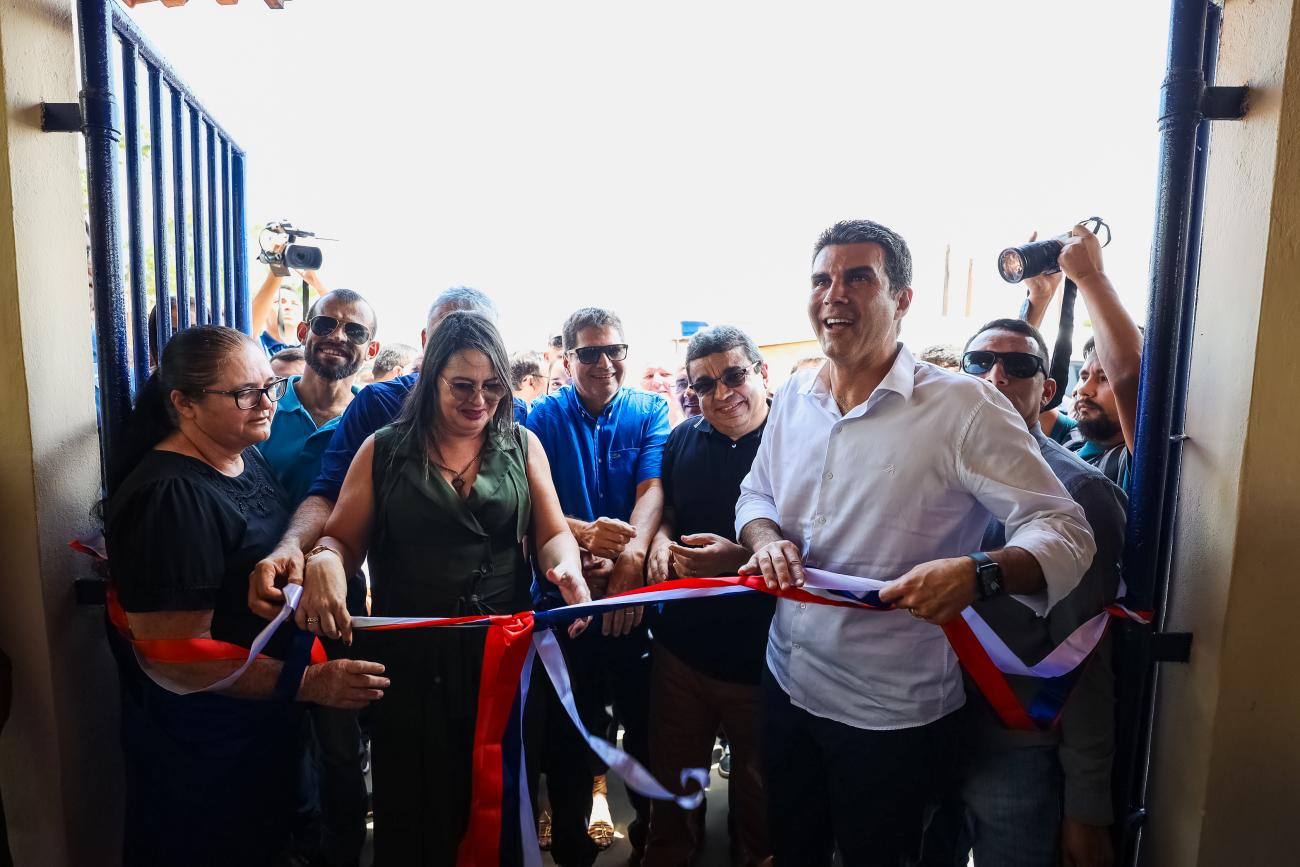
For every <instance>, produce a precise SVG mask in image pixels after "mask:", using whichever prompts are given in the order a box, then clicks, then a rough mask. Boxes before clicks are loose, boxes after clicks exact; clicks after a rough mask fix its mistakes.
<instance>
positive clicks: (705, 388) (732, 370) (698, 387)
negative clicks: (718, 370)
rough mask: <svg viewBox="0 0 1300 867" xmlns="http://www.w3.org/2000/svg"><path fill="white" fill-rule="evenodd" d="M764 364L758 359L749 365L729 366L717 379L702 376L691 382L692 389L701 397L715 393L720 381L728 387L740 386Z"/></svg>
mask: <svg viewBox="0 0 1300 867" xmlns="http://www.w3.org/2000/svg"><path fill="white" fill-rule="evenodd" d="M762 366H763V362H761V361H756V362H754V363H753V364H751V365H750V366H749V367H728V368H727V369H726V370H724V371H722V376H719V377H718V378H717V379H714V378H713V377H711V376H701V377H700V378H699V379H697V380H695V381H694V382H692V383H691V385H690V387H691V391H693V392H695V393H696V394H698V395H699V396H700V397H704V396H705V395H709V394H713V390H714V389H715V388H717V387H718V383H719V382H721V383H722V384H723V385H725V386H726V387H727V388H740V387H741V386H742V385H744V384H745V380H746V379H749V375H750V374H751V373H758V369H759V368H760V367H762Z"/></svg>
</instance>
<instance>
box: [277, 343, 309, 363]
mask: <svg viewBox="0 0 1300 867" xmlns="http://www.w3.org/2000/svg"><path fill="white" fill-rule="evenodd" d="M271 360H272V361H306V360H307V354H306V353H305V352H303V351H302V347H301V346H286V347H285V348H284V349H281V350H280V351H279V352H277V353H276V354H275V355H272V356H271Z"/></svg>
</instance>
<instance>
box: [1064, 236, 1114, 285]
mask: <svg viewBox="0 0 1300 867" xmlns="http://www.w3.org/2000/svg"><path fill="white" fill-rule="evenodd" d="M1056 263H1057V264H1058V265H1060V266H1061V270H1062V271H1064V272H1065V276H1066V277H1069V278H1070V279H1071V280H1073V281H1074V282H1075V283H1076V284H1081V283H1086V282H1088V281H1089V280H1093V279H1096V278H1097V277H1100V276H1101V275H1102V274H1103V273H1105V269H1104V268H1102V264H1101V241H1098V240H1097V236H1096V235H1094V234H1093V233H1092V232H1090V231H1088V229H1087V227H1086V226H1075V227H1074V228H1073V229H1071V230H1070V237H1069V238H1067V239H1066V240H1065V246H1064V247H1063V248H1062V249H1061V255H1060V256H1059V257H1057V260H1056Z"/></svg>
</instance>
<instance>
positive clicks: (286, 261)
mask: <svg viewBox="0 0 1300 867" xmlns="http://www.w3.org/2000/svg"><path fill="white" fill-rule="evenodd" d="M266 232H271V233H273V234H276V235H283V236H284V237H285V239H286V240H285V244H284V248H283V249H282V250H279V251H277V250H274V249H270V250H268V249H267V248H266V245H265V244H262V245H261V246H262V252H261V253H260V254H259V255H258V257H257V261H259V262H264V263H266V264H267V265H270V266H271V272H272V273H273V274H276V275H277V276H280V277H288V276H289V273H290V269H297V270H299V271H315V270H317V269H319V268H320V266H321V263H322V262H323V261H324V259H325V257H324V256H323V255H322V254H321V251H320V247H310V246H308V245H306V244H298V243H295V242H296V241H297V240H298V239H299V238H314V237H316V233H315V232H308V231H307V230H306V229H299V228H296V227H295V226H294V225H293V223H290V222H289V221H288V220H280V221H278V222H274V223H267V224H266V227H265V228H264V229H263V236H265V233H266Z"/></svg>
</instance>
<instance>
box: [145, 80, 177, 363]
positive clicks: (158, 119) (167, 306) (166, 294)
mask: <svg viewBox="0 0 1300 867" xmlns="http://www.w3.org/2000/svg"><path fill="white" fill-rule="evenodd" d="M148 70H149V142H150V148H149V163H150V165H151V167H152V169H153V174H152V175H151V178H152V186H153V285H154V295H153V297H154V307H155V309H156V310H157V311H158V316H157V319H158V358H159V359H161V358H162V351H163V349H164V348H165V347H166V346H167V341H168V340H171V338H172V288H171V275H170V274H169V273H167V269H168V259H167V189H166V184H165V183H164V181H163V155H164V154H166V153H167V149H166V148H165V147H163V124H162V77H161V76H160V75H159V73H158V68H157V67H155V66H150V67H148Z"/></svg>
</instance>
